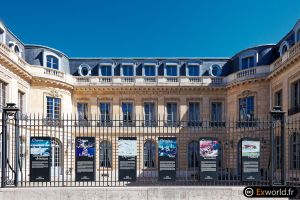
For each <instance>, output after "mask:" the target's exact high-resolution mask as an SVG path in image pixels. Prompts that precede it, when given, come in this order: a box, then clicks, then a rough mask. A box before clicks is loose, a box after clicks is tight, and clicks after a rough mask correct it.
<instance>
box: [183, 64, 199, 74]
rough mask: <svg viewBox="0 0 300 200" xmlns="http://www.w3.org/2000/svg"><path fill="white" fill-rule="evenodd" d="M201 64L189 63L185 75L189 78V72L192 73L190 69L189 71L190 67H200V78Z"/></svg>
mask: <svg viewBox="0 0 300 200" xmlns="http://www.w3.org/2000/svg"><path fill="white" fill-rule="evenodd" d="M200 65H201V64H200V63H192V62H191V63H187V64H186V70H185V75H186V76H189V71H190V69H189V66H198V68H199V75H198V76H200V74H201V72H200V70H201V68H200Z"/></svg>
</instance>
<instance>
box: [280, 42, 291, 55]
mask: <svg viewBox="0 0 300 200" xmlns="http://www.w3.org/2000/svg"><path fill="white" fill-rule="evenodd" d="M284 46H286V47H287V51H288V50H289V49H290V44H289V43H288V42H287V41H284V42H282V43H281V44H280V47H279V53H280V56H283V55H284V54H285V53H286V52H287V51H286V52H285V53H282V50H283V47H284Z"/></svg>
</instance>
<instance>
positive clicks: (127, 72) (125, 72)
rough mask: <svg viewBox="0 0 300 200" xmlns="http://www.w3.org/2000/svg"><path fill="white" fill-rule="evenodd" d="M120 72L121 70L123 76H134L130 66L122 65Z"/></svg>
mask: <svg viewBox="0 0 300 200" xmlns="http://www.w3.org/2000/svg"><path fill="white" fill-rule="evenodd" d="M122 70H123V76H133V75H134V72H133V66H132V65H123V66H122Z"/></svg>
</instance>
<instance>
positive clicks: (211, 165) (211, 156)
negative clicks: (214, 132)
mask: <svg viewBox="0 0 300 200" xmlns="http://www.w3.org/2000/svg"><path fill="white" fill-rule="evenodd" d="M199 148H200V149H199V153H200V173H199V174H200V180H203V181H214V180H218V162H219V156H220V143H219V141H218V140H217V139H214V138H202V139H200V141H199Z"/></svg>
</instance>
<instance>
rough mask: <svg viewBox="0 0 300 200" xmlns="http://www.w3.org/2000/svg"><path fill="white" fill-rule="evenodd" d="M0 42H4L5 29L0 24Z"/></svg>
mask: <svg viewBox="0 0 300 200" xmlns="http://www.w3.org/2000/svg"><path fill="white" fill-rule="evenodd" d="M0 42H2V43H5V29H4V27H2V26H1V24H0Z"/></svg>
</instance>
